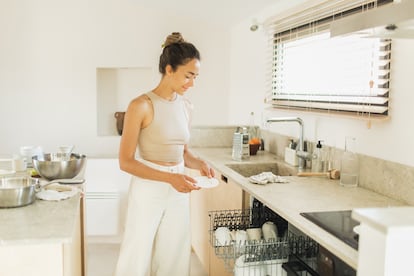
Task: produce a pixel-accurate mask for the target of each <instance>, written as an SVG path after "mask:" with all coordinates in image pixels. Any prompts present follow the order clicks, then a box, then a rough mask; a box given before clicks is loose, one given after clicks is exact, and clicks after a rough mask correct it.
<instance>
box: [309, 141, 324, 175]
mask: <svg viewBox="0 0 414 276" xmlns="http://www.w3.org/2000/svg"><path fill="white" fill-rule="evenodd" d="M321 142H322V141H321V140H318V143H317V144H316V148H315V151H314V152H313V155H312V172H323V171H324V163H325V162H324V161H325V160H324V154H323V150H322V143H321Z"/></svg>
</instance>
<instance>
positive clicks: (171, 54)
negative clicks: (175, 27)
mask: <svg viewBox="0 0 414 276" xmlns="http://www.w3.org/2000/svg"><path fill="white" fill-rule="evenodd" d="M162 46H163V47H164V49H163V50H162V54H161V55H160V63H159V66H158V70H159V71H160V73H161V74H163V75H164V74H165V67H166V66H167V65H170V66H171V67H172V69H173V71H175V70H177V67H178V66H180V65H184V64H186V63H187V62H189V61H190V60H192V59H194V58H195V59H198V60H200V53H199V52H198V50H197V48H196V47H195V46H194V45H193V44H191V43H189V42H186V41H185V40H184V38H183V37H182V36H181V34H180V33H178V32H174V33H172V34H170V35H169V36H168V37H167V38H166V40H165V42H164V44H163V45H162Z"/></svg>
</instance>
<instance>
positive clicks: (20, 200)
mask: <svg viewBox="0 0 414 276" xmlns="http://www.w3.org/2000/svg"><path fill="white" fill-rule="evenodd" d="M38 185H39V179H34V178H30V177H25V176H17V177H14V176H12V177H2V178H0V208H11V207H21V206H26V205H29V204H32V203H33V202H34V201H35V199H36V197H35V195H36V188H37V186H38Z"/></svg>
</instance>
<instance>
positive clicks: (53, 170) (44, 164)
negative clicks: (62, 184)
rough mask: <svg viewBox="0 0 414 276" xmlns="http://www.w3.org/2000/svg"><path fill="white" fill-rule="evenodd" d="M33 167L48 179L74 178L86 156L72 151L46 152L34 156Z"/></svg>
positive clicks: (83, 163)
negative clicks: (69, 152) (66, 153)
mask: <svg viewBox="0 0 414 276" xmlns="http://www.w3.org/2000/svg"><path fill="white" fill-rule="evenodd" d="M32 160H33V167H34V168H35V170H36V171H37V172H38V173H39V175H40V176H41V177H43V178H46V179H47V180H54V179H65V178H74V177H75V176H77V175H78V174H79V172H80V171H81V170H82V168H83V166H84V165H85V163H86V156H85V155H80V154H76V153H72V154H71V155H70V156H66V155H65V154H62V153H45V154H41V155H36V156H33V157H32Z"/></svg>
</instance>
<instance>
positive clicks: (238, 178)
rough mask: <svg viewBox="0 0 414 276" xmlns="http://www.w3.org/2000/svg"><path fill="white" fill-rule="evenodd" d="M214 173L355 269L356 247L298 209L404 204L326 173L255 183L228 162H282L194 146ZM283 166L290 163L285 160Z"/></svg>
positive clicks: (264, 155)
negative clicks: (243, 157) (238, 158)
mask: <svg viewBox="0 0 414 276" xmlns="http://www.w3.org/2000/svg"><path fill="white" fill-rule="evenodd" d="M192 151H193V152H194V153H195V154H196V155H198V156H199V157H200V158H203V159H205V160H206V161H208V162H209V163H210V164H211V166H213V167H214V168H215V170H216V173H217V178H220V177H222V175H223V176H225V177H226V178H227V180H228V181H232V182H234V183H236V184H238V185H239V186H240V187H241V188H242V189H243V190H245V191H246V192H248V193H249V194H250V195H252V196H253V197H255V198H257V199H259V200H260V201H261V202H263V203H264V204H265V205H267V206H268V207H269V208H271V209H272V210H273V211H274V212H276V213H277V214H279V215H280V216H282V217H283V218H284V219H285V220H287V221H288V222H289V223H290V224H291V225H293V226H294V227H296V228H298V229H299V230H300V231H302V232H304V233H305V234H306V235H308V236H309V237H311V238H312V239H314V240H315V241H317V242H318V243H319V244H320V245H322V246H323V247H325V248H326V249H328V250H329V251H331V252H332V253H333V254H335V255H336V256H337V257H339V258H340V259H342V260H343V261H344V262H346V263H347V264H348V265H350V266H351V267H353V268H355V269H357V266H358V251H357V250H355V249H353V248H352V247H350V246H349V245H347V244H345V243H344V242H342V241H341V240H339V239H338V238H336V237H334V236H333V235H331V234H330V233H328V232H326V231H325V230H323V229H322V228H320V227H319V226H317V225H316V224H314V223H312V222H310V221H309V220H307V219H306V218H304V217H302V216H301V215H300V213H301V212H314V211H334V210H350V209H355V208H371V207H390V206H403V205H405V204H404V203H403V202H400V201H397V200H394V199H392V198H389V197H386V196H383V195H380V194H378V193H375V192H372V191H369V190H367V189H363V188H360V187H354V188H345V187H342V186H340V185H339V180H330V179H328V178H326V177H297V176H284V178H285V179H287V180H288V181H289V182H288V183H280V184H279V183H272V184H267V185H257V184H252V183H250V182H249V180H248V178H246V177H243V176H242V175H240V174H239V173H237V172H236V171H234V170H232V169H230V168H229V167H227V166H226V165H227V164H247V163H270V162H275V163H276V162H282V163H284V162H283V160H281V159H280V158H277V157H276V156H275V155H273V154H270V153H268V152H266V151H259V152H258V154H257V155H256V156H251V157H250V160H248V161H241V162H238V161H234V160H232V159H231V148H193V149H192ZM286 166H289V165H287V164H286Z"/></svg>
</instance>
